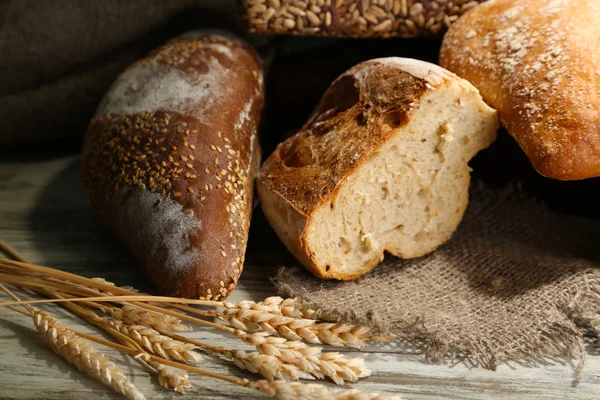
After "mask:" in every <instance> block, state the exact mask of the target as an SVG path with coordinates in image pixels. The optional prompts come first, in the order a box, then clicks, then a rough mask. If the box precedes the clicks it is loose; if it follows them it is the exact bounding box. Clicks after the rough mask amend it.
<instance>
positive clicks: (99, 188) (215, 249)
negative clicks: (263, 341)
mask: <svg viewBox="0 0 600 400" xmlns="http://www.w3.org/2000/svg"><path fill="white" fill-rule="evenodd" d="M207 44H208V45H207ZM213 45H219V46H220V45H223V46H224V47H220V48H217V47H214V46H213ZM209 62H216V63H218V66H219V68H222V69H223V70H224V71H227V82H226V84H227V85H228V86H229V87H230V88H233V90H231V92H230V93H229V95H228V96H227V97H224V98H223V99H222V100H221V101H220V102H217V101H216V100H215V99H214V97H212V96H206V98H204V99H202V100H201V101H199V102H196V103H190V102H189V101H187V99H185V98H184V99H183V100H182V101H174V103H173V104H174V106H173V107H172V108H173V109H178V110H177V111H174V110H173V109H169V108H168V107H167V108H166V109H165V108H161V109H156V110H147V111H145V112H133V113H132V112H125V113H122V114H119V113H118V112H113V111H115V110H118V107H124V108H125V109H127V107H133V108H135V107H138V106H139V102H137V103H136V102H135V101H133V100H132V102H131V104H129V103H127V102H126V100H127V97H128V96H129V97H130V98H133V96H135V93H133V94H127V93H126V94H125V96H124V97H125V99H122V98H119V99H116V100H114V101H112V99H110V95H111V91H112V92H118V90H119V89H118V87H117V86H118V85H120V84H125V85H126V84H127V82H124V83H123V82H119V81H117V83H116V84H115V87H116V88H113V89H112V90H111V91H109V93H108V94H107V99H105V100H106V101H105V102H104V104H105V105H104V106H101V109H102V107H104V108H105V109H107V110H108V111H110V112H108V113H106V114H100V115H98V116H97V117H95V118H94V119H93V120H92V122H91V123H90V126H89V128H88V131H87V132H86V136H85V141H84V145H83V148H82V175H83V183H84V186H85V187H86V189H87V190H88V193H89V197H90V200H91V202H92V204H93V205H94V206H95V208H96V209H97V210H98V212H99V214H100V215H101V217H102V218H103V221H104V222H105V223H106V224H107V226H108V227H109V228H110V229H111V230H112V231H113V232H114V233H115V234H116V235H117V236H118V237H119V238H120V239H121V240H122V241H123V242H125V243H126V244H127V245H128V247H130V249H131V250H132V252H133V253H134V255H135V256H136V257H137V258H138V259H139V260H140V262H141V263H142V264H143V265H144V266H145V268H146V271H147V273H148V275H149V276H150V278H151V279H152V281H153V282H154V283H155V284H156V285H157V286H158V288H159V290H160V291H161V292H162V293H165V294H168V295H174V296H181V297H189V298H198V297H204V298H209V299H223V298H225V297H227V295H228V294H229V292H230V291H231V290H232V289H233V288H234V287H235V285H236V283H237V280H238V277H239V275H240V274H241V271H242V268H243V262H244V254H245V249H246V242H247V236H248V230H249V225H250V215H251V211H252V191H253V178H254V175H255V173H256V170H257V164H258V163H257V160H258V159H259V157H260V156H259V154H260V150H259V148H258V141H257V140H256V137H255V136H256V128H257V124H258V120H259V117H260V112H261V108H262V102H263V97H262V96H263V95H262V80H261V69H260V65H259V63H258V60H257V58H256V56H255V54H254V53H253V52H252V51H251V50H249V48H248V47H247V46H246V45H245V44H243V43H242V42H241V41H239V40H234V41H231V40H229V39H228V38H221V37H219V36H185V37H182V38H181V39H175V40H173V41H171V42H169V43H168V44H167V45H165V46H163V47H161V48H159V49H158V50H156V51H154V52H153V53H152V54H151V55H150V56H149V57H148V58H147V59H144V60H142V61H141V62H138V63H136V64H135V65H134V66H132V67H130V69H129V70H128V71H129V72H130V73H131V72H133V73H135V72H136V71H135V68H146V67H149V66H150V67H149V68H162V67H160V65H167V66H168V67H170V68H175V69H177V70H178V71H180V72H181V74H182V75H181V77H179V75H175V77H176V78H175V82H174V84H175V85H177V84H178V83H179V82H177V80H178V79H181V80H185V79H188V80H189V82H191V84H190V85H191V86H192V87H196V86H197V87H201V85H204V84H206V83H207V82H210V84H217V83H218V82H214V80H210V76H207V77H206V78H205V77H204V75H207V74H211V71H210V68H214V65H216V64H212V66H211V67H210V68H209ZM157 66H158V67H157ZM165 71H167V72H165ZM171 71H172V70H162V69H160V70H158V72H157V75H158V74H167V73H170V72H171ZM151 72H152V70H151ZM132 79H133V78H132ZM152 79H158V77H154V76H153V77H152ZM126 80H127V79H126ZM131 85H132V87H134V84H133V83H132V84H131ZM222 89H223V88H216V90H222ZM186 90H191V89H186ZM134 92H135V90H134ZM176 94H177V93H176ZM153 95H156V93H154V94H153ZM167 100H169V99H167ZM176 100H178V99H176ZM111 101H112V103H111ZM142 101H145V100H142ZM160 101H162V100H161V99H159V100H157V102H160ZM194 101H196V100H194ZM186 102H187V103H186ZM180 103H181V104H180ZM184 103H185V104H184ZM188 103H190V104H188ZM106 104H108V106H106ZM111 104H112V105H111ZM115 104H116V106H115ZM123 104H125V105H123ZM160 104H164V102H163V103H160ZM117 106H118V107H117ZM111 107H112V108H111ZM181 110H187V111H186V112H185V113H181V112H180V111H181Z"/></svg>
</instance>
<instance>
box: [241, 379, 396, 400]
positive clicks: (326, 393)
mask: <svg viewBox="0 0 600 400" xmlns="http://www.w3.org/2000/svg"><path fill="white" fill-rule="evenodd" d="M248 387H251V388H253V389H256V390H259V391H261V392H263V393H266V394H268V395H270V396H273V397H275V398H276V399H280V400H299V399H302V400H323V399H329V400H334V399H335V400H402V399H401V398H400V397H399V396H386V395H379V394H378V393H365V392H361V391H360V390H358V389H351V390H340V389H330V388H328V387H327V386H324V385H319V384H316V383H308V384H306V383H299V382H286V381H265V380H260V381H254V382H251V383H249V384H248Z"/></svg>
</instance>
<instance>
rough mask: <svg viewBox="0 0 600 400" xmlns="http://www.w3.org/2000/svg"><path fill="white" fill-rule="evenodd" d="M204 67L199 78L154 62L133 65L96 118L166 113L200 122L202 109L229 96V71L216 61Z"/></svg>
mask: <svg viewBox="0 0 600 400" xmlns="http://www.w3.org/2000/svg"><path fill="white" fill-rule="evenodd" d="M223 47H225V46H223ZM206 65H207V66H208V72H207V73H206V74H204V75H202V76H201V78H194V76H193V75H190V74H186V73H184V72H183V71H181V70H180V69H178V68H175V67H172V66H170V65H166V64H159V63H157V62H155V61H152V62H150V63H148V64H140V65H136V66H134V67H132V68H130V69H128V70H127V71H125V72H124V73H123V74H121V75H120V76H119V78H118V79H117V81H116V82H115V83H114V84H113V86H112V88H111V89H110V90H109V91H108V93H107V95H106V96H105V97H104V99H103V100H102V102H101V103H100V106H99V107H98V111H97V112H96V117H102V116H104V115H106V114H116V115H122V114H136V113H142V112H154V111H159V110H165V111H175V112H178V113H180V114H187V113H190V112H192V113H193V114H194V115H195V116H196V117H198V118H199V119H200V120H202V111H203V110H206V109H208V108H210V107H213V106H216V105H217V104H219V103H221V102H222V101H223V100H224V99H226V97H227V96H228V95H229V94H230V93H231V88H230V87H228V86H227V85H226V84H225V83H226V81H227V76H228V71H227V70H226V69H225V68H223V67H222V66H221V64H219V62H218V61H217V60H210V61H208V62H207V63H206Z"/></svg>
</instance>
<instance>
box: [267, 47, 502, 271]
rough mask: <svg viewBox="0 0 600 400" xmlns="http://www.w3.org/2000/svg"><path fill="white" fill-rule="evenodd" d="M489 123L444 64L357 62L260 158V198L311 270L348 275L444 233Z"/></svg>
mask: <svg viewBox="0 0 600 400" xmlns="http://www.w3.org/2000/svg"><path fill="white" fill-rule="evenodd" d="M497 128H498V117H497V114H496V112H495V111H494V110H493V109H491V108H490V107H488V106H487V105H486V104H485V103H484V102H483V100H482V99H481V96H480V95H479V92H478V91H477V89H475V88H474V87H473V86H472V85H471V84H470V83H468V82H467V81H465V80H463V79H461V78H459V77H457V76H456V75H454V74H452V73H451V72H448V71H446V70H444V69H443V68H440V67H438V66H436V65H433V64H429V63H426V62H422V61H417V60H411V59H402V58H384V59H376V60H372V61H367V62H364V63H361V64H359V65H357V66H355V67H354V68H352V69H350V70H349V71H347V72H346V73H344V74H343V75H341V76H340V77H339V78H338V79H337V80H336V81H335V82H334V83H333V84H332V85H331V87H330V88H329V90H328V91H327V92H326V93H325V95H324V96H323V98H322V99H321V102H320V104H319V105H318V106H317V108H316V110H315V111H314V113H313V115H312V116H311V118H310V119H309V121H308V122H307V123H306V125H305V126H304V127H303V128H302V130H301V131H300V132H299V133H298V134H297V135H296V136H294V137H292V138H290V139H288V140H287V141H285V142H284V143H282V144H280V145H279V146H278V148H277V149H276V150H275V152H274V153H273V154H271V156H270V157H269V158H268V159H267V160H266V161H265V163H264V164H263V166H262V168H261V170H260V172H259V177H258V193H259V196H260V201H261V204H262V208H263V210H264V213H265V215H266V216H267V219H268V220H269V222H270V223H271V225H272V226H273V228H274V229H275V231H276V232H277V234H278V235H279V237H280V238H281V240H282V241H283V242H284V243H285V244H286V246H287V247H288V248H289V249H290V251H291V252H292V253H293V254H294V255H295V256H296V257H297V258H298V260H299V261H300V262H301V263H302V264H304V265H305V266H306V267H307V268H308V269H309V270H311V271H312V272H313V273H314V274H315V275H317V276H319V277H322V278H335V279H356V278H358V277H359V276H361V275H362V274H364V273H366V272H367V271H369V270H370V269H372V268H373V267H374V266H375V265H376V264H378V263H379V262H380V261H381V260H382V259H383V255H384V252H385V251H387V252H389V253H391V254H393V255H395V256H398V257H402V258H411V257H418V256H421V255H424V254H426V253H428V252H430V251H432V250H433V249H435V248H436V247H438V246H439V245H440V244H442V243H444V242H445V241H446V240H448V239H449V238H450V236H451V235H452V233H453V232H454V231H455V229H456V227H457V226H458V224H459V222H460V220H461V219H462V216H463V213H464V211H465V208H466V206H467V202H468V187H469V181H470V176H469V167H468V165H467V162H468V161H469V160H470V159H471V158H472V157H473V156H474V155H475V154H476V153H477V152H478V151H479V150H481V149H483V148H485V147H487V146H489V145H490V144H491V143H492V142H493V141H494V139H495V133H496V129H497Z"/></svg>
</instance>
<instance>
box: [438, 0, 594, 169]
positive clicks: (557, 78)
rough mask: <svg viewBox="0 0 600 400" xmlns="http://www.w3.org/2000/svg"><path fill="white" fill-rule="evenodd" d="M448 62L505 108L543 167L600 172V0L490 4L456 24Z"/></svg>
mask: <svg viewBox="0 0 600 400" xmlns="http://www.w3.org/2000/svg"><path fill="white" fill-rule="evenodd" d="M440 63H441V65H442V66H443V67H445V68H448V69H449V70H451V71H453V72H455V73H456V74H458V75H459V76H461V77H463V78H465V79H467V80H469V81H470V82H471V83H472V84H473V85H475V87H477V88H478V89H479V90H480V91H481V95H482V96H483V98H484V100H485V101H486V102H487V103H488V104H489V105H491V106H492V107H494V108H496V109H498V112H499V114H500V117H501V120H502V123H503V124H504V125H505V127H506V129H507V130H508V132H509V133H510V134H511V135H512V136H513V137H514V138H515V139H516V140H517V142H518V143H519V145H520V146H521V148H522V149H523V150H524V151H525V153H527V156H528V157H529V159H530V161H531V163H532V165H533V166H534V168H535V169H537V171H538V172H539V173H540V174H542V175H544V176H547V177H550V178H554V179H561V180H574V179H583V178H589V177H594V176H598V175H600V112H599V111H600V95H599V93H600V2H599V1H598V0H528V1H514V0H495V1H491V2H489V3H485V4H482V5H481V6H478V7H476V8H475V9H473V10H472V11H470V12H469V13H468V14H467V15H465V16H464V18H461V20H460V21H459V22H458V23H457V24H456V25H454V26H453V27H452V29H450V31H449V32H448V34H447V35H446V37H445V38H444V42H443V46H442V49H441V54H440ZM507 161H509V160H507Z"/></svg>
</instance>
